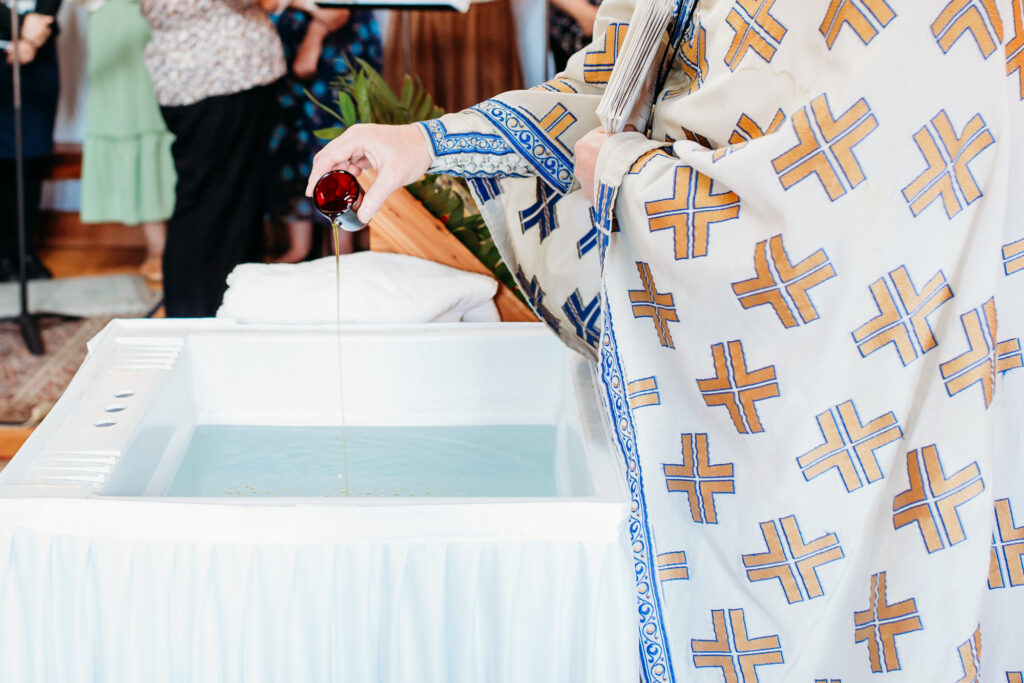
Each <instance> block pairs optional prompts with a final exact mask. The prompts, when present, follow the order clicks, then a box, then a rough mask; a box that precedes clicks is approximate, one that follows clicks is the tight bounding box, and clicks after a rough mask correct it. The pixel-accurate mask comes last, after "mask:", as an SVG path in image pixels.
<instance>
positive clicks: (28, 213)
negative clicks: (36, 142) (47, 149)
mask: <svg viewBox="0 0 1024 683" xmlns="http://www.w3.org/2000/svg"><path fill="white" fill-rule="evenodd" d="M45 168H46V159H25V247H26V250H27V252H28V253H29V254H34V253H35V248H34V247H33V245H32V239H33V236H34V235H35V231H36V223H38V221H39V200H40V197H41V194H42V188H43V173H44V171H45ZM17 196H18V194H17V185H16V180H15V170H14V161H13V160H11V159H3V160H0V259H8V260H9V261H10V262H11V265H12V266H13V265H17V263H18V204H17Z"/></svg>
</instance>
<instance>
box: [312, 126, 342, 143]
mask: <svg viewBox="0 0 1024 683" xmlns="http://www.w3.org/2000/svg"><path fill="white" fill-rule="evenodd" d="M344 132H345V129H344V128H343V127H341V126H334V127H333V128H321V129H319V130H314V131H313V135H315V136H317V137H318V138H320V139H321V140H333V139H334V138H336V137H338V136H339V135H341V134H342V133H344Z"/></svg>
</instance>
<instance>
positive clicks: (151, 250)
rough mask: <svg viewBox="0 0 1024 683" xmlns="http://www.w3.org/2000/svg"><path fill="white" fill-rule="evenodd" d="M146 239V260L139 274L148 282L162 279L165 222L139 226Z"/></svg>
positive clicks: (152, 222)
mask: <svg viewBox="0 0 1024 683" xmlns="http://www.w3.org/2000/svg"><path fill="white" fill-rule="evenodd" d="M139 227H140V228H142V234H143V236H144V237H145V238H146V259H145V260H144V261H143V262H142V265H140V266H139V272H140V273H142V276H143V277H145V278H146V279H147V280H149V281H150V282H160V281H161V280H162V279H163V259H164V244H165V243H166V242H167V222H166V221H149V222H146V223H143V224H142V225H140V226H139Z"/></svg>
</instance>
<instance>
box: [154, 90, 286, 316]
mask: <svg viewBox="0 0 1024 683" xmlns="http://www.w3.org/2000/svg"><path fill="white" fill-rule="evenodd" d="M276 93H277V90H276V85H274V84H271V85H264V86H260V87H257V88H253V89H251V90H246V91H244V92H240V93H235V94H232V95H221V96H217V97H208V98H206V99H205V100H201V101H199V102H197V103H195V104H190V105H187V106H183V107H163V108H162V112H163V116H164V120H165V121H166V122H167V128H168V129H169V130H170V131H171V133H173V134H174V135H175V138H176V139H175V141H174V145H173V146H172V147H171V153H172V154H173V155H174V166H175V168H176V169H177V171H178V186H177V190H176V192H175V205H174V215H172V216H171V219H170V220H169V221H168V223H167V246H166V247H165V248H164V303H165V306H166V311H167V316H168V317H174V318H190V317H209V316H212V315H214V314H215V313H216V312H217V308H218V307H219V306H220V303H221V299H222V298H223V297H224V290H225V289H226V288H227V285H226V283H225V279H226V278H227V276H228V273H230V272H231V270H232V269H233V268H234V267H235V266H237V265H238V264H240V263H246V262H251V261H261V260H262V259H263V246H264V244H263V243H264V237H263V214H264V208H265V203H266V199H265V189H266V166H267V152H268V148H269V141H270V132H271V128H272V127H273V124H274V120H275V109H276V107H277V98H276Z"/></svg>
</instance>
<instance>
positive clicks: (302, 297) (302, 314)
mask: <svg viewBox="0 0 1024 683" xmlns="http://www.w3.org/2000/svg"><path fill="white" fill-rule="evenodd" d="M227 281H228V290H227V292H225V294H224V303H223V304H222V305H221V307H220V310H218V311H217V317H218V318H230V319H233V320H235V321H237V322H240V323H263V324H283V325H320V324H331V323H334V322H336V321H337V319H338V302H337V299H336V294H337V291H338V290H337V284H336V282H337V281H336V279H335V263H334V257H333V256H329V257H326V258H322V259H317V260H316V261H308V262H306V263H298V264H284V263H273V264H263V263H246V264H242V265H240V266H238V267H236V268H235V269H234V270H233V271H232V272H231V274H230V275H228V280H227ZM497 289H498V282H497V280H495V279H494V278H492V277H489V276H487V275H481V274H478V273H470V272H467V271H464V270H458V269H456V268H451V267H449V266H445V265H441V264H439V263H434V262H433V261H426V260H424V259H420V258H416V257H414V256H405V255H402V254H385V253H378V252H360V253H357V254H346V255H344V256H342V257H341V322H343V323H424V322H457V321H460V320H463V321H467V322H495V321H498V320H499V319H500V318H499V316H498V309H497V308H496V307H495V305H494V301H493V299H494V294H495V292H497Z"/></svg>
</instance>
